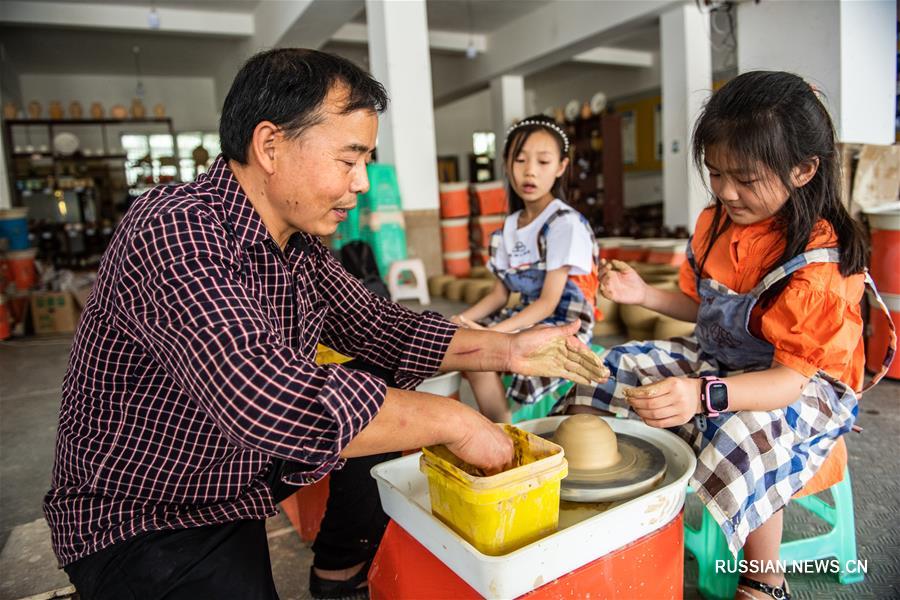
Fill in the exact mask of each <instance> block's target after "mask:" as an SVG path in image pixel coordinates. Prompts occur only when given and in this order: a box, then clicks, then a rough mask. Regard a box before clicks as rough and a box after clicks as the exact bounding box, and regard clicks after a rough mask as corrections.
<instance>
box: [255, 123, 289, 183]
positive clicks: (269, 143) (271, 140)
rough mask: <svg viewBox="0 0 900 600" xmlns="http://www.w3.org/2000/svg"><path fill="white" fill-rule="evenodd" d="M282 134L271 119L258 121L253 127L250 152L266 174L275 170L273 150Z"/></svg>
mask: <svg viewBox="0 0 900 600" xmlns="http://www.w3.org/2000/svg"><path fill="white" fill-rule="evenodd" d="M282 135H283V133H282V132H281V129H280V128H279V127H278V126H277V125H275V124H274V123H272V122H271V121H260V122H259V123H257V125H256V127H254V128H253V137H251V138H250V154H251V155H252V157H253V158H254V159H255V160H256V162H257V163H259V166H260V167H261V168H262V170H263V171H265V172H266V174H268V175H271V174H272V173H274V172H275V151H276V147H277V145H278V144H277V142H278V141H279V140H280V139H281V136H282Z"/></svg>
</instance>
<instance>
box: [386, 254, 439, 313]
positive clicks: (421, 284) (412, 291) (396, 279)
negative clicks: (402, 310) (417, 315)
mask: <svg viewBox="0 0 900 600" xmlns="http://www.w3.org/2000/svg"><path fill="white" fill-rule="evenodd" d="M407 271H409V272H411V273H412V274H413V277H415V283H414V284H408V283H404V284H401V283H400V276H401V275H402V274H403V273H404V272H407ZM387 284H388V291H389V292H390V293H391V300H394V301H397V300H407V299H414V300H418V301H419V303H420V304H422V305H423V306H428V305H429V304H431V296H430V295H428V280H427V279H425V265H424V264H423V263H422V260H421V259H419V258H408V259H406V260H395V261H394V262H392V263H391V268H390V269H388V281H387Z"/></svg>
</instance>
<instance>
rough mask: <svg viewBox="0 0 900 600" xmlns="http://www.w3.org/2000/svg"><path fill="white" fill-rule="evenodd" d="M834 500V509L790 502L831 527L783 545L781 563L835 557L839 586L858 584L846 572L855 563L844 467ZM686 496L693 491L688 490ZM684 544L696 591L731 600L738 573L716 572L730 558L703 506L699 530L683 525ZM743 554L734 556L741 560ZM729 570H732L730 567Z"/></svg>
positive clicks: (814, 500) (712, 599) (806, 500)
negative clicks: (694, 570) (718, 564)
mask: <svg viewBox="0 0 900 600" xmlns="http://www.w3.org/2000/svg"><path fill="white" fill-rule="evenodd" d="M829 489H830V490H831V495H832V496H833V498H834V506H832V505H830V504H828V503H827V502H825V501H824V500H822V499H821V498H818V497H816V496H804V497H803V498H797V499H796V500H793V501H791V504H792V505H793V504H797V505H799V506H802V507H803V508H805V509H806V510H808V511H810V512H811V513H813V514H814V515H816V516H817V517H819V518H820V519H822V520H823V521H825V522H826V523H828V524H829V525H831V526H832V529H831V531H829V532H828V533H823V534H822V535H817V536H813V537H809V538H804V539H800V540H793V541H790V542H783V543H782V544H781V554H780V558H781V560H783V561H785V562H787V563H788V564H791V563H792V562H793V561H797V562H802V561H808V560H818V559H822V558H831V557H834V558H837V559H838V561H839V562H840V567H841V571H840V574H839V575H838V580H839V581H840V582H841V584H842V585H848V584H851V583H858V582H860V581H862V580H863V578H864V577H865V575H864V574H863V573H861V572H854V573H851V572H849V571H847V564H848V562H853V561H855V560H856V522H855V520H854V517H853V490H852V488H851V485H850V471H849V470H848V469H847V468H846V467H845V468H844V479H843V480H841V481H840V482H839V483H836V484H834V485H833V486H831V487H830V488H829ZM688 493H689V494H690V493H693V490H692V489H690V488H688ZM684 545H685V547H686V548H687V549H688V550H689V551H690V552H691V554H693V555H694V557H695V558H696V559H697V568H698V577H697V588H698V589H699V591H700V593H701V594H702V595H703V597H704V598H707V599H708V600H731V599H732V598H734V593H735V590H736V589H737V582H738V576H739V574H738V573H716V572H715V565H716V560H725V561H728V562H729V563H732V561H733V560H734V558H733V557H732V555H731V551H730V550H729V549H728V544H727V543H726V542H725V536H724V535H723V534H722V530H721V529H720V528H719V525H718V523H716V521H715V519H713V518H712V515H710V514H709V511H707V510H706V508H705V507H704V509H703V518H702V521H701V523H700V528H699V529H693V528H691V527H689V526H688V525H687V523H685V526H684ZM743 556H744V553H743V552H741V553H740V554H739V555H738V560H740V559H742V558H743ZM732 570H734V568H733V567H732Z"/></svg>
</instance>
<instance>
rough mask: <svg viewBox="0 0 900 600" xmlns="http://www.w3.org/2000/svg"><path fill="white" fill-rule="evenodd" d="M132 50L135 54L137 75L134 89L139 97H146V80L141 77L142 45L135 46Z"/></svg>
mask: <svg viewBox="0 0 900 600" xmlns="http://www.w3.org/2000/svg"><path fill="white" fill-rule="evenodd" d="M131 52H132V53H133V54H134V72H135V74H136V75H137V86H136V87H135V89H134V93H135V95H137V97H138V98H143V97H144V82H143V79H142V78H141V47H140V46H133V47H132V48H131Z"/></svg>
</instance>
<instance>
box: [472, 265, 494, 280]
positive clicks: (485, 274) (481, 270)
mask: <svg viewBox="0 0 900 600" xmlns="http://www.w3.org/2000/svg"><path fill="white" fill-rule="evenodd" d="M469 277H471V278H472V279H493V278H494V274H493V273H491V270H490V269H488V268H487V267H485V266H481V265H478V266H476V267H472V272H471V273H469Z"/></svg>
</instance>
